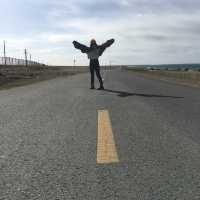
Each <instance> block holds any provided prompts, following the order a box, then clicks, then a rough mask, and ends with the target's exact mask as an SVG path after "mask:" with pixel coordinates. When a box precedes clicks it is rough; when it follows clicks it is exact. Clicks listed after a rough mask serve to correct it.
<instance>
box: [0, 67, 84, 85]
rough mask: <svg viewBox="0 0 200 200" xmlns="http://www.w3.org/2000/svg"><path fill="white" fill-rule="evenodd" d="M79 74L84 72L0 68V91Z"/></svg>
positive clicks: (45, 68)
mask: <svg viewBox="0 0 200 200" xmlns="http://www.w3.org/2000/svg"><path fill="white" fill-rule="evenodd" d="M81 72H84V70H75V69H74V68H72V67H47V66H46V67H43V66H34V67H31V66H30V67H28V68H27V67H25V66H0V89H9V88H12V87H16V86H23V85H27V84H33V83H36V82H39V81H44V80H49V79H52V78H56V77H59V76H69V75H75V74H77V73H81Z"/></svg>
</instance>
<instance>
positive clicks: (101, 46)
mask: <svg viewBox="0 0 200 200" xmlns="http://www.w3.org/2000/svg"><path fill="white" fill-rule="evenodd" d="M114 42H115V40H114V39H110V40H108V41H106V42H105V43H103V44H102V45H100V52H99V55H100V56H101V55H102V54H103V52H104V51H105V50H106V48H108V47H110V46H111V45H112V44H113V43H114Z"/></svg>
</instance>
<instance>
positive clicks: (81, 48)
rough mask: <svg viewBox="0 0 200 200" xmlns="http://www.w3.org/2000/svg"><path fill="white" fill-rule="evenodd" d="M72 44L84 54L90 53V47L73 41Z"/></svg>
mask: <svg viewBox="0 0 200 200" xmlns="http://www.w3.org/2000/svg"><path fill="white" fill-rule="evenodd" d="M72 43H73V45H74V47H75V48H76V49H79V50H81V52H82V53H87V52H88V51H89V47H87V46H85V45H83V44H81V43H79V42H77V41H73V42H72Z"/></svg>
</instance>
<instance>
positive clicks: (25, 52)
mask: <svg viewBox="0 0 200 200" xmlns="http://www.w3.org/2000/svg"><path fill="white" fill-rule="evenodd" d="M24 54H25V63H26V67H28V60H27V50H26V49H24Z"/></svg>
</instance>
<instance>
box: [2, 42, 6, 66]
mask: <svg viewBox="0 0 200 200" xmlns="http://www.w3.org/2000/svg"><path fill="white" fill-rule="evenodd" d="M3 53H4V64H5V65H6V41H5V40H4V41H3Z"/></svg>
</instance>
